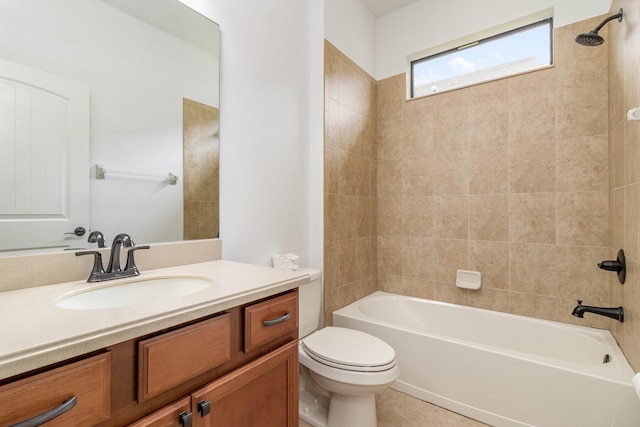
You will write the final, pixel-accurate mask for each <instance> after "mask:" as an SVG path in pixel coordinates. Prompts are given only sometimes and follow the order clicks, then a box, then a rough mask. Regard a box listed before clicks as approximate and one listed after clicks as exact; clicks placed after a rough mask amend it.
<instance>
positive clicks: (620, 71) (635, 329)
mask: <svg viewBox="0 0 640 427" xmlns="http://www.w3.org/2000/svg"><path fill="white" fill-rule="evenodd" d="M621 7H622V8H624V15H623V20H622V22H620V23H618V21H612V22H611V23H610V24H608V27H609V37H608V39H607V42H606V43H607V44H608V50H609V94H610V98H609V132H610V134H611V137H610V147H609V150H610V151H609V157H610V160H609V162H610V163H609V165H610V170H611V174H610V175H611V176H610V181H609V188H610V197H611V199H610V200H611V201H610V203H611V224H612V227H611V233H610V238H611V252H610V255H609V256H610V257H611V258H612V259H615V255H616V253H617V252H618V250H619V249H621V248H623V249H624V251H625V254H626V259H627V279H626V281H625V284H624V286H623V285H620V284H619V283H618V281H617V279H614V278H615V276H613V275H612V277H611V292H612V304H614V305H615V306H619V305H621V306H623V307H624V310H625V321H624V323H623V324H621V323H618V322H612V332H613V334H614V336H615V337H616V340H617V341H618V343H619V344H620V346H621V347H622V349H623V351H624V353H625V355H626V356H627V359H628V360H629V362H630V363H631V366H632V367H633V368H634V369H635V370H636V371H638V370H640V288H639V286H640V279H639V275H638V271H639V268H640V264H639V260H640V247H639V245H640V241H639V240H640V235H639V230H640V226H639V221H640V219H639V218H640V214H639V212H640V209H639V207H638V203H639V200H640V196H639V194H640V122H628V121H627V120H626V112H627V110H629V109H630V108H637V107H640V81H639V79H640V77H639V76H640V2H638V1H637V0H624V1H620V0H614V2H613V5H612V6H611V14H614V13H617V12H618V10H619V9H620V8H621Z"/></svg>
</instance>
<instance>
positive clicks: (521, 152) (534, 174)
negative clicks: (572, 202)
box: [509, 142, 556, 193]
mask: <svg viewBox="0 0 640 427" xmlns="http://www.w3.org/2000/svg"><path fill="white" fill-rule="evenodd" d="M509 189H510V191H511V192H512V193H545V192H553V191H556V153H555V143H553V142H550V143H538V144H520V145H516V146H513V147H511V148H510V150H509Z"/></svg>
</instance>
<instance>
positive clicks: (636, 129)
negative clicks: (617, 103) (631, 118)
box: [622, 105, 640, 185]
mask: <svg viewBox="0 0 640 427" xmlns="http://www.w3.org/2000/svg"><path fill="white" fill-rule="evenodd" d="M638 106H640V105H638ZM638 106H636V107H638ZM622 151H623V153H624V161H623V163H624V183H625V184H626V185H629V184H635V183H637V182H639V181H640V164H638V163H639V162H638V159H640V126H638V122H624V147H623V149H622Z"/></svg>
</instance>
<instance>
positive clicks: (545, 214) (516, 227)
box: [509, 193, 556, 243]
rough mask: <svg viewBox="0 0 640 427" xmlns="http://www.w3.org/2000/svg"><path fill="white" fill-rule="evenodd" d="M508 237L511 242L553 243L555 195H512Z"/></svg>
mask: <svg viewBox="0 0 640 427" xmlns="http://www.w3.org/2000/svg"><path fill="white" fill-rule="evenodd" d="M509 235H510V240H511V241H512V242H527V243H555V242H556V195H555V193H533V194H512V195H511V196H510V213H509Z"/></svg>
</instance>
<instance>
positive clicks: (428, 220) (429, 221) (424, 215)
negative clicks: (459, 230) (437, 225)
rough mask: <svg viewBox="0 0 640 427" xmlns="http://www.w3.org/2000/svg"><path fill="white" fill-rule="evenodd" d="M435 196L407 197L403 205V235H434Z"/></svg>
mask: <svg viewBox="0 0 640 427" xmlns="http://www.w3.org/2000/svg"><path fill="white" fill-rule="evenodd" d="M433 199H434V198H433V197H407V198H404V199H403V205H402V235H403V236H406V237H432V236H433V222H434V207H433V204H434V201H433Z"/></svg>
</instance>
